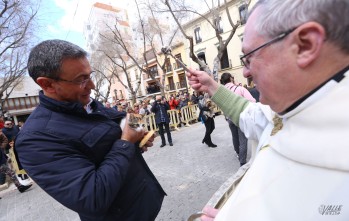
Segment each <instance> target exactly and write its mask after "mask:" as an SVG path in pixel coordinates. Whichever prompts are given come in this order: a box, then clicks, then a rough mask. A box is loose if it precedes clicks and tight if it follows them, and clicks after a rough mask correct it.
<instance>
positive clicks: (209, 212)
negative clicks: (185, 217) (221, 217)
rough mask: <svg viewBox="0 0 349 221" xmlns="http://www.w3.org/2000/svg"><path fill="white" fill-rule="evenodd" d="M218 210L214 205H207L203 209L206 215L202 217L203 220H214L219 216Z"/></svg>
mask: <svg viewBox="0 0 349 221" xmlns="http://www.w3.org/2000/svg"><path fill="white" fill-rule="evenodd" d="M218 211H219V210H218V209H215V208H213V207H209V206H205V207H204V209H203V210H202V212H203V213H204V215H202V216H201V217H200V219H201V221H213V220H214V218H215V217H216V216H217V213H218Z"/></svg>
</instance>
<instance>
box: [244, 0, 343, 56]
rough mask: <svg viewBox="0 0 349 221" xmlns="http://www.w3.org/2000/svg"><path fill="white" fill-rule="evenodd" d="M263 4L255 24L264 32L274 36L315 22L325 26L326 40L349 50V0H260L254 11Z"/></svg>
mask: <svg viewBox="0 0 349 221" xmlns="http://www.w3.org/2000/svg"><path fill="white" fill-rule="evenodd" d="M259 7H260V8H261V9H262V13H260V15H259V17H258V20H257V21H256V23H255V24H254V25H255V27H256V30H257V32H259V33H260V34H261V35H264V36H267V37H270V38H272V37H275V36H277V35H278V34H281V33H282V32H285V31H287V30H290V29H292V28H295V27H297V26H299V25H301V24H303V23H306V22H309V21H314V22H317V23H319V24H321V25H322V26H323V27H324V29H325V31H326V40H328V41H330V42H332V43H334V44H335V45H337V46H338V47H339V48H341V49H342V50H343V51H344V52H346V53H349V44H348V42H349V32H348V29H349V0H282V1H280V0H259V1H258V2H257V3H256V4H255V6H254V7H253V8H252V10H251V12H250V14H251V13H252V12H253V11H254V10H255V9H256V8H259Z"/></svg>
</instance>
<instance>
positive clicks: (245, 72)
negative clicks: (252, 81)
mask: <svg viewBox="0 0 349 221" xmlns="http://www.w3.org/2000/svg"><path fill="white" fill-rule="evenodd" d="M242 74H243V75H244V77H245V78H252V75H251V71H250V69H248V68H246V67H245V66H244V68H243V69H242Z"/></svg>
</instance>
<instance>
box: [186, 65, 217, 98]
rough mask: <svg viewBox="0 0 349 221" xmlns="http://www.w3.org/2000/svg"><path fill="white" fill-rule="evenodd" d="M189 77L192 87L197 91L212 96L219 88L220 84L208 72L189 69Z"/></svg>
mask: <svg viewBox="0 0 349 221" xmlns="http://www.w3.org/2000/svg"><path fill="white" fill-rule="evenodd" d="M187 77H188V80H189V84H190V86H191V87H192V88H193V89H194V90H196V91H202V92H207V93H208V94H209V95H210V96H212V95H213V94H214V93H215V92H216V91H217V90H218V87H219V84H218V83H217V82H216V81H215V80H214V79H213V78H212V77H211V76H210V75H209V74H207V73H206V72H204V71H198V70H193V69H191V68H190V69H189V72H187Z"/></svg>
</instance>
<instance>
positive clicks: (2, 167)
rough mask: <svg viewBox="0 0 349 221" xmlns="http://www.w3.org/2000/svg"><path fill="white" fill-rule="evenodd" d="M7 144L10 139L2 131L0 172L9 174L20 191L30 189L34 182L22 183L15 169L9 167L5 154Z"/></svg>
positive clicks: (0, 137) (0, 133) (0, 135)
mask: <svg viewBox="0 0 349 221" xmlns="http://www.w3.org/2000/svg"><path fill="white" fill-rule="evenodd" d="M7 145H8V139H7V137H6V136H5V134H3V133H2V132H1V131H0V173H2V174H6V175H7V176H9V177H10V179H11V180H12V182H13V183H14V184H15V186H16V187H17V189H18V191H19V192H21V193H23V192H24V191H26V190H27V189H29V188H30V187H31V186H32V184H29V185H22V184H21V183H20V182H19V181H18V179H17V177H16V173H15V171H13V170H12V169H10V168H9V167H8V165H7V156H6V155H5V148H6V146H7Z"/></svg>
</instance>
